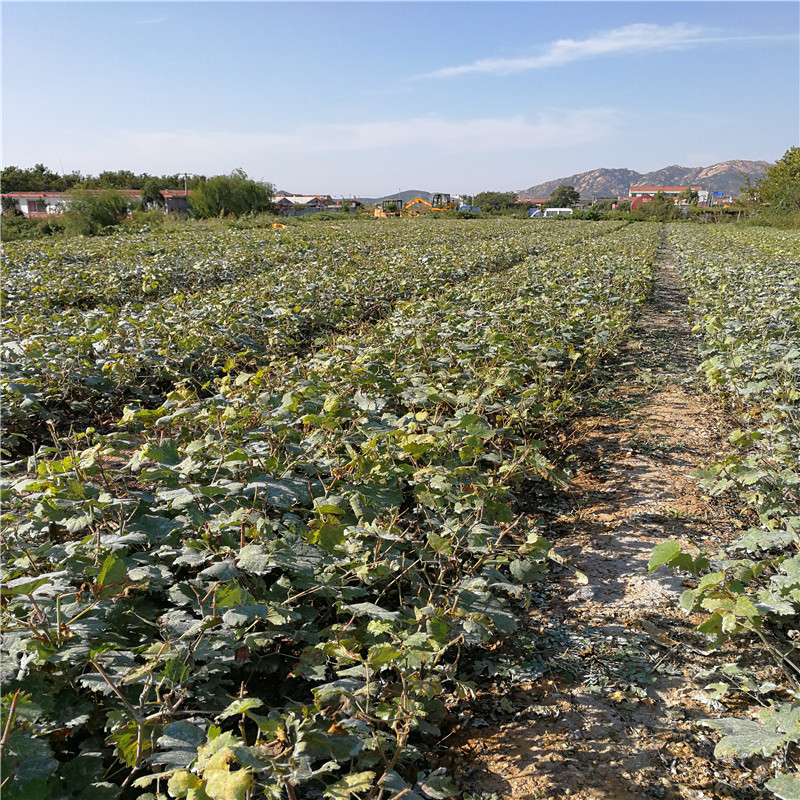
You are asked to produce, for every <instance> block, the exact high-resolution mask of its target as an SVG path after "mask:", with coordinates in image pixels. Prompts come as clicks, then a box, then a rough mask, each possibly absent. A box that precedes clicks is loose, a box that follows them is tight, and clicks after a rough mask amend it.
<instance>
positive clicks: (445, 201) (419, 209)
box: [404, 192, 458, 217]
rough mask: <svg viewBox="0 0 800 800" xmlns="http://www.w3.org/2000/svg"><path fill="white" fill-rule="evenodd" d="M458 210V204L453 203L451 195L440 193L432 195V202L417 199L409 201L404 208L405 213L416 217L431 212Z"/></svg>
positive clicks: (420, 198) (421, 198)
mask: <svg viewBox="0 0 800 800" xmlns="http://www.w3.org/2000/svg"><path fill="white" fill-rule="evenodd" d="M457 208H458V204H457V203H454V202H452V200H451V199H450V195H449V194H443V193H441V192H438V193H437V194H434V195H432V196H431V199H430V200H426V199H425V198H424V197H415V198H413V199H412V200H409V201H408V202H407V203H406V204H405V206H404V211H405V212H406V214H408V215H409V216H412V217H416V216H419V215H420V214H428V213H430V212H431V211H439V210H448V211H455V210H456V209H457Z"/></svg>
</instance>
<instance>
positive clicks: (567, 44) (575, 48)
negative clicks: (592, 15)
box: [418, 22, 796, 78]
mask: <svg viewBox="0 0 800 800" xmlns="http://www.w3.org/2000/svg"><path fill="white" fill-rule="evenodd" d="M790 38H793V37H791V36H787V37H763V36H725V35H719V34H715V33H714V32H711V31H709V30H707V29H705V28H703V27H701V26H699V25H687V24H686V23H683V22H678V23H676V24H674V25H666V26H665V25H651V24H646V23H637V24H634V25H625V26H623V27H621V28H616V29H614V30H610V31H605V32H603V33H599V34H597V35H596V36H592V37H590V38H588V39H580V40H575V39H559V40H558V41H555V42H553V43H552V44H550V45H549V46H548V47H546V48H545V50H544V51H543V52H541V53H539V54H538V55H534V56H528V57H522V58H483V59H479V60H478V61H474V62H472V63H471V64H463V65H460V66H455V67H443V68H442V69H438V70H435V71H434V72H429V73H426V74H425V75H420V76H418V77H421V78H452V77H457V76H459V75H467V74H473V73H484V74H493V75H511V74H513V73H517V72H527V71H530V70H537V69H546V68H548V67H559V66H563V65H564V64H569V63H571V62H574V61H583V60H585V59H588V58H595V57H597V56H605V55H627V54H634V53H647V52H658V51H665V50H678V49H682V48H686V47H691V46H696V45H700V44H715V43H717V44H719V43H727V42H743V41H757V40H777V39H790ZM795 38H796V37H795Z"/></svg>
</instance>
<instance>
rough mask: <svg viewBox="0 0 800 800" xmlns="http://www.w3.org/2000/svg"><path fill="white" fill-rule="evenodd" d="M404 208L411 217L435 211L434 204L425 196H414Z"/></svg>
mask: <svg viewBox="0 0 800 800" xmlns="http://www.w3.org/2000/svg"><path fill="white" fill-rule="evenodd" d="M403 209H404V211H405V212H406V214H408V216H409V217H418V216H420V215H421V214H427V213H428V212H429V211H433V206H432V205H431V204H430V203H429V202H428V201H427V200H426V199H425V198H424V197H414V198H413V199H411V200H409V201H408V202H407V203H406V204H405V206H404V207H403Z"/></svg>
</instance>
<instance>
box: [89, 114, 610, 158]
mask: <svg viewBox="0 0 800 800" xmlns="http://www.w3.org/2000/svg"><path fill="white" fill-rule="evenodd" d="M619 123H620V114H619V113H618V112H616V111H615V110H613V109H608V108H590V109H581V110H573V111H563V112H549V113H546V114H540V115H538V116H537V117H536V118H535V119H532V120H529V119H526V118H525V117H523V116H513V117H505V118H491V117H489V118H476V119H466V120H453V119H445V118H443V117H440V116H426V117H415V118H412V119H407V120H391V121H390V120H382V121H376V122H364V123H328V124H303V125H298V126H294V127H291V128H285V129H283V130H278V131H275V132H267V133H261V134H259V133H236V132H215V133H204V132H194V131H182V132H181V131H170V132H166V131H164V132H153V133H134V132H129V133H127V134H123V135H122V136H117V137H111V136H110V137H109V144H110V142H111V140H112V139H113V138H116V141H117V147H118V148H119V149H120V152H124V153H127V154H129V158H133V159H134V160H135V161H137V162H138V161H140V160H142V159H147V158H149V157H150V156H154V155H156V154H158V155H159V156H160V158H159V160H161V159H162V158H163V157H164V156H166V157H168V158H169V159H170V160H171V161H174V160H175V158H176V157H179V160H181V161H187V160H188V161H190V162H194V163H197V162H202V163H207V162H208V161H209V159H210V158H212V157H214V156H217V155H219V154H225V157H226V159H228V160H229V159H230V158H231V157H234V156H235V157H236V158H238V159H240V160H241V161H246V160H247V159H248V158H249V157H252V156H262V157H263V155H264V154H270V153H271V154H274V156H275V157H276V158H282V157H286V156H291V155H298V156H302V155H307V156H311V155H319V154H323V155H324V154H329V155H331V156H336V155H342V156H347V155H348V154H351V155H357V154H359V153H365V152H381V151H383V152H388V153H391V152H393V151H397V150H407V149H411V150H413V149H418V148H425V149H426V150H428V151H434V152H446V153H490V152H497V151H508V150H524V151H534V150H543V149H548V148H552V147H568V146H574V145H578V144H582V143H585V142H589V141H597V140H598V139H603V138H606V137H608V136H610V135H611V134H613V133H614V132H616V131H617V130H618V128H619ZM97 144H99V143H95V146H97Z"/></svg>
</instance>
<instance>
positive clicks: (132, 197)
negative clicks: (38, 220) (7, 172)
mask: <svg viewBox="0 0 800 800" xmlns="http://www.w3.org/2000/svg"><path fill="white" fill-rule="evenodd" d="M106 191H109V190H108V189H83V190H80V191H79V193H81V192H85V193H86V194H102V193H103V192H106ZM113 191H115V192H117V193H118V194H121V195H124V196H125V198H126V199H127V200H128V205H129V206H133V205H135V204H136V203H139V202H141V200H142V193H141V192H140V191H139V190H138V189H114V190H113ZM73 194H74V192H8V193H6V194H3V199H4V200H6V198H8V199H9V200H11V201H13V203H14V205H15V206H16V207H17V210H18V211H20V213H21V214H22V215H23V216H24V217H58V216H61V214H63V213H64V212H65V211H66V210H67V206H68V205H69V201H70V199H71V198H72V196H73Z"/></svg>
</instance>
